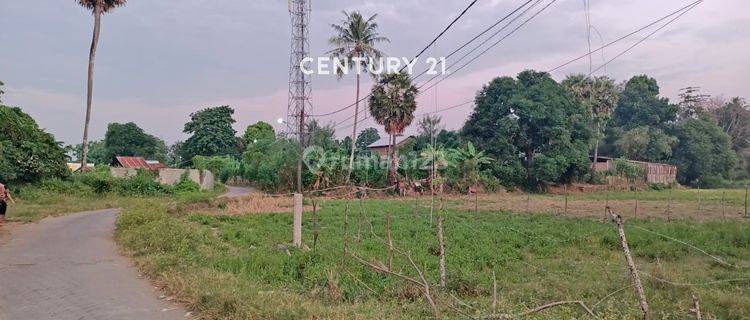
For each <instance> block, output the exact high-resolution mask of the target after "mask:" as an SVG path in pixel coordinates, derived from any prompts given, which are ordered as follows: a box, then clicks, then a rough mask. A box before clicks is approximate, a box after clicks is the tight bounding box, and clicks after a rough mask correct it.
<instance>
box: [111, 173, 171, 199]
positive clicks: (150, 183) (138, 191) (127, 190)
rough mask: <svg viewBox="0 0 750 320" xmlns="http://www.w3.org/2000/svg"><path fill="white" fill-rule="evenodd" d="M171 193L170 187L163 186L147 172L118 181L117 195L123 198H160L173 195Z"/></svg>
mask: <svg viewBox="0 0 750 320" xmlns="http://www.w3.org/2000/svg"><path fill="white" fill-rule="evenodd" d="M171 191H172V190H171V188H170V187H167V186H165V185H162V184H161V183H159V182H157V181H156V180H155V179H154V177H152V176H151V175H149V174H148V173H145V172H139V173H138V174H137V175H136V176H135V177H131V178H127V179H118V181H117V193H119V194H120V195H123V196H136V197H137V196H159V195H164V194H168V193H171Z"/></svg>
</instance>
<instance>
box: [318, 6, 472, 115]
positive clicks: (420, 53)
mask: <svg viewBox="0 0 750 320" xmlns="http://www.w3.org/2000/svg"><path fill="white" fill-rule="evenodd" d="M477 1H478V0H474V1H472V2H471V3H469V5H468V6H467V7H466V8H465V9H464V10H463V11H461V13H460V14H459V15H458V16H457V17H456V18H455V19H453V21H451V23H450V24H448V26H447V27H445V29H443V31H441V32H440V34H438V35H437V36H436V37H435V38H434V39H432V41H430V43H429V44H428V45H427V46H426V47H424V48H423V49H422V50H421V51H420V52H419V53H418V54H417V55H416V56H415V57H414V59H412V61H414V60H415V59H417V58H419V56H420V55H422V54H423V53H424V52H425V51H427V49H429V48H430V47H432V45H433V44H435V42H437V41H438V39H440V38H441V37H442V36H443V35H444V34H445V33H446V32H447V31H448V30H450V28H451V27H453V25H454V24H456V22H458V20H460V19H461V18H462V17H463V16H464V15H465V14H466V12H468V11H469V9H471V7H473V6H474V5H475V4H476V3H477ZM404 69H406V66H403V67H402V68H401V70H399V72H401V71H404ZM385 84H387V83H385ZM380 85H381V86H382V85H383V84H380ZM371 95H372V92H370V93H369V94H367V95H366V96H365V97H364V98H362V99H360V100H359V101H357V102H355V103H352V104H350V105H348V106H345V107H343V108H340V109H337V110H336V111H332V112H328V113H323V114H314V115H309V116H310V117H325V116H329V115H332V114H336V113H339V112H342V111H344V110H346V109H349V108H351V107H353V106H355V105H356V104H357V103H359V102H362V101H364V100H366V99H367V98H369V97H370V96H371Z"/></svg>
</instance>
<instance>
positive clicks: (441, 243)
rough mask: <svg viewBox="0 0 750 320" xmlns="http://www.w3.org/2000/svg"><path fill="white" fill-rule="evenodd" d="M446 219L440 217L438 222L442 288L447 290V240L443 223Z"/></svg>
mask: <svg viewBox="0 0 750 320" xmlns="http://www.w3.org/2000/svg"><path fill="white" fill-rule="evenodd" d="M444 221H445V218H443V216H439V217H438V220H437V235H438V245H439V246H440V288H443V289H445V278H446V275H445V238H444V237H443V222H444Z"/></svg>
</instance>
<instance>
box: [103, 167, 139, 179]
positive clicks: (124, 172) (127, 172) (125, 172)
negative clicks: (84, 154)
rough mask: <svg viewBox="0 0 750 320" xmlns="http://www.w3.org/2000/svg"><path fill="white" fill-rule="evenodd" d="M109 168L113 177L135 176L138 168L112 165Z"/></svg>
mask: <svg viewBox="0 0 750 320" xmlns="http://www.w3.org/2000/svg"><path fill="white" fill-rule="evenodd" d="M109 170H110V173H111V174H112V176H113V177H115V178H127V177H135V176H137V175H138V170H136V169H133V168H119V167H112V168H110V169H109Z"/></svg>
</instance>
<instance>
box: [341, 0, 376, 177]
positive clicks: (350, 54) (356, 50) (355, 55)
mask: <svg viewBox="0 0 750 320" xmlns="http://www.w3.org/2000/svg"><path fill="white" fill-rule="evenodd" d="M343 13H344V19H343V20H342V21H341V24H332V25H331V27H333V30H334V31H335V33H336V34H335V35H334V36H333V37H331V39H329V40H328V42H329V43H330V44H331V46H333V50H331V51H329V52H328V53H329V54H330V55H331V56H332V57H334V58H338V59H340V60H342V61H346V62H347V66H348V68H349V70H351V69H352V68H356V67H357V66H362V67H365V68H364V70H362V69H358V70H354V71H355V72H356V77H357V93H356V100H355V102H354V126H353V128H352V145H353V146H354V145H357V122H358V121H359V119H358V117H359V100H360V99H359V83H360V73H362V72H367V73H370V72H369V70H370V68H369V66H370V64H371V63H372V62H373V61H372V60H374V59H377V58H380V57H381V56H383V53H382V52H380V50H378V49H377V48H375V44H377V43H381V42H390V40H388V38H386V37H383V36H380V33H379V32H378V24H377V23H376V22H375V18H376V17H377V16H378V15H377V14H374V15H372V16H370V18H368V19H365V18H364V17H362V14H360V13H359V12H358V11H354V12H351V13H347V12H346V11H343ZM363 59H364V60H363ZM356 61H361V64H358V63H357V62H356ZM349 70H341V69H337V70H336V71H337V73H338V75H339V78H341V77H343V75H344V72H345V71H347V72H348V71H349ZM354 150H355V148H352V150H351V153H350V154H349V172H348V173H347V178H346V179H347V181H349V177H351V174H352V168H353V165H354Z"/></svg>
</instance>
